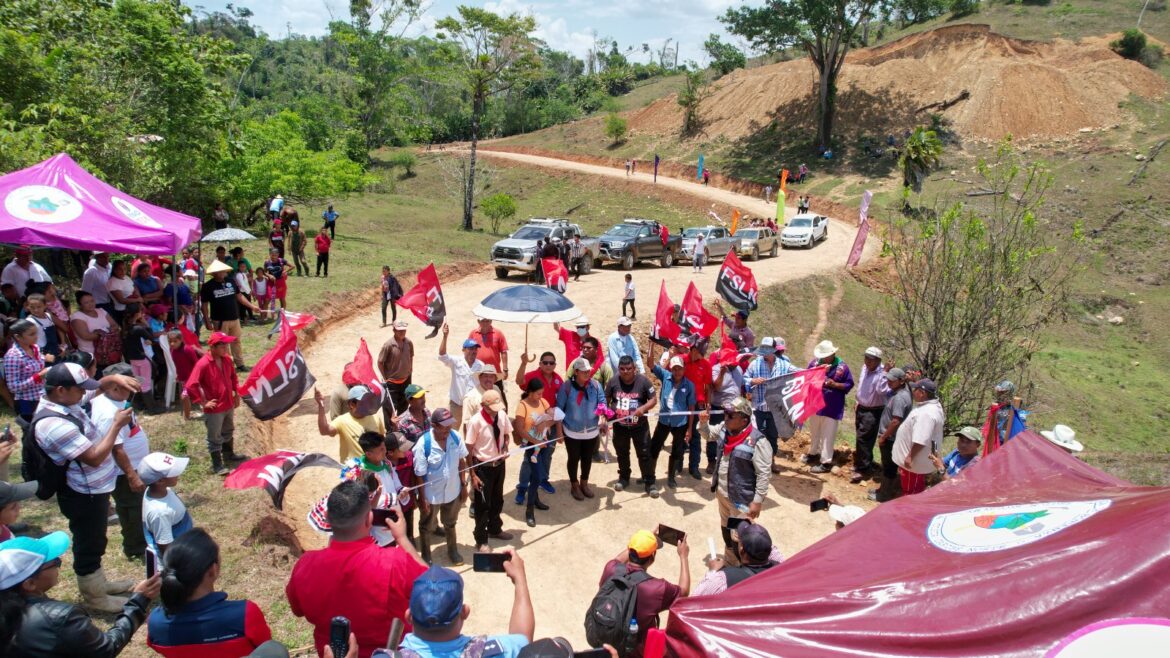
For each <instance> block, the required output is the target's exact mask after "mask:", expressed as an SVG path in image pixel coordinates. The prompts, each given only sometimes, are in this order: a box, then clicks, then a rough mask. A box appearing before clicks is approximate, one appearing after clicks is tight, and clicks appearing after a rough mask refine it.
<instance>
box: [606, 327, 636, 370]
mask: <svg viewBox="0 0 1170 658" xmlns="http://www.w3.org/2000/svg"><path fill="white" fill-rule="evenodd" d="M633 326H634V321H633V320H631V319H629V318H627V317H626V316H624V315H623V316H622V317H620V318H618V321H617V331H615V332H613V333H612V334H610V335H609V340H608V341H606V342H607V343H608V345H609V352H608V353H607V354H606V358H607V359H609V367H610V368H612V369H613V371H614V372H617V371H618V364H619V362H620V361H621V360H622V357H623V356H628V357H630V358H631V359H633V360H634V367H636V368H637V369H638V374H639V375H645V374H646V364H644V363H642V351H641V350H640V349H639V348H638V341H636V340H634V337H633V336H631V335H630V331H631V329H630V328H631V327H633Z"/></svg>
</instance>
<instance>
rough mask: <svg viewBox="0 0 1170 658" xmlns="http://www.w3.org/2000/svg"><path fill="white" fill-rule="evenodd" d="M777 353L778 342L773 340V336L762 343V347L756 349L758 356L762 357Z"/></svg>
mask: <svg viewBox="0 0 1170 658" xmlns="http://www.w3.org/2000/svg"><path fill="white" fill-rule="evenodd" d="M775 353H776V341H774V340H772V338H771V336H769V337H766V338H764V339H763V340H761V341H760V346H759V347H757V348H756V354H759V355H760V356H767V355H769V354H775Z"/></svg>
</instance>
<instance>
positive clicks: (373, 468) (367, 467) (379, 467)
mask: <svg viewBox="0 0 1170 658" xmlns="http://www.w3.org/2000/svg"><path fill="white" fill-rule="evenodd" d="M358 459H359V462H358V463H359V465H360V467H361V469H362V470H363V471H370V472H371V473H382V472H384V471H388V470H390V469H389V467H387V466H386V462H382V463H381V464H375V463H374V462H372V461H370V460H368V459H366V456H365V455H362V456H361V457H359V458H358Z"/></svg>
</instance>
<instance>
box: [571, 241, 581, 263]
mask: <svg viewBox="0 0 1170 658" xmlns="http://www.w3.org/2000/svg"><path fill="white" fill-rule="evenodd" d="M584 256H585V243H584V242H577V241H576V240H573V241H572V242H570V243H569V258H572V259H573V260H577V259H578V258H582V257H584Z"/></svg>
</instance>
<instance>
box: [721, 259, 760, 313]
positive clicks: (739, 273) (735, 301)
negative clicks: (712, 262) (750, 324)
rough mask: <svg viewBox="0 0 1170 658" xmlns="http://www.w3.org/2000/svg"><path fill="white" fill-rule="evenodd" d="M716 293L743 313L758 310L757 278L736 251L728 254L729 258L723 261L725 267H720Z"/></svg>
mask: <svg viewBox="0 0 1170 658" xmlns="http://www.w3.org/2000/svg"><path fill="white" fill-rule="evenodd" d="M715 292H717V293H719V295H720V296H721V297H723V299H725V300H727V303H728V304H731V305H732V306H734V307H735V308H737V309H739V310H741V311H754V310H756V308H757V295H758V294H759V287H758V286H757V285H756V276H755V275H754V274H752V271H751V269H750V268H749V267H748V266H747V265H744V264H743V261H741V260H740V259H739V256H736V255H735V252H734V251H729V252H727V258H725V259H723V265H722V266H720V267H719V276H718V277H717V278H716V279H715Z"/></svg>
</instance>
